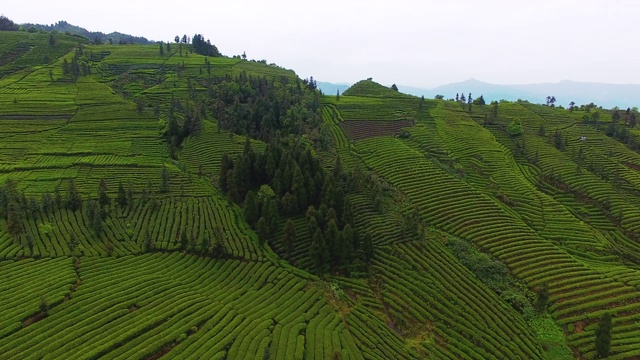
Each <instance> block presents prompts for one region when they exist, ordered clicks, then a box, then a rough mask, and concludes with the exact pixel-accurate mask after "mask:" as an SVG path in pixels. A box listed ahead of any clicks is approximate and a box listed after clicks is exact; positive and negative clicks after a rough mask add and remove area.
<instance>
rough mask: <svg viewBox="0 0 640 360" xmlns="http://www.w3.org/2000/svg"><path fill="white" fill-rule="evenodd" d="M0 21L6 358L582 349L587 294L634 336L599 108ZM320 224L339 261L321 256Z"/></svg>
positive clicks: (590, 338)
mask: <svg viewBox="0 0 640 360" xmlns="http://www.w3.org/2000/svg"><path fill="white" fill-rule="evenodd" d="M0 35H2V36H0V59H2V60H1V61H2V63H1V64H0V66H1V67H0V137H1V139H2V140H1V141H0V185H1V186H0V190H1V191H0V210H1V214H0V215H2V216H1V220H0V283H2V284H3V285H2V289H3V291H2V292H0V298H1V299H2V301H1V302H0V303H1V304H2V305H0V324H3V326H2V327H1V328H2V330H1V332H0V353H1V354H3V356H2V358H7V359H36V358H38V359H41V358H46V359H53V358H60V359H69V358H74V359H75V358H82V359H85V358H87V359H95V358H121V359H158V358H178V359H182V358H207V359H209V358H212V359H236V358H247V359H255V358H274V359H303V358H305V359H312V358H317V359H338V358H342V359H416V358H431V359H443V358H451V359H454V358H456V359H458V358H464V359H538V358H540V359H543V358H546V359H564V358H573V357H575V358H594V357H595V356H596V345H595V333H596V329H597V328H598V321H599V319H600V317H601V315H602V314H604V313H605V312H607V313H610V314H611V315H612V316H613V327H612V340H611V346H610V353H609V355H610V358H612V359H627V358H629V359H631V358H637V356H639V355H640V341H638V339H640V327H638V321H637V320H638V316H639V314H640V302H639V301H638V300H640V288H639V286H640V272H639V269H640V268H639V266H638V265H639V261H640V252H639V248H638V243H637V242H638V240H640V239H639V238H638V235H637V234H638V233H640V227H639V226H640V173H638V170H637V169H640V155H638V153H636V152H635V151H633V150H632V149H633V146H632V145H633V144H632V141H629V140H626V141H625V143H622V142H621V141H619V139H618V140H617V139H616V138H615V136H618V135H613V134H609V135H612V136H613V137H609V136H607V130H606V128H607V126H608V124H611V121H612V115H613V113H612V112H610V111H605V110H601V109H592V110H591V111H590V112H589V113H588V114H587V113H586V112H585V111H578V110H575V111H569V110H566V109H558V108H550V107H545V106H539V105H533V104H528V103H500V104H497V105H495V106H496V107H495V108H494V107H493V105H486V106H473V107H472V108H471V112H469V108H468V107H467V105H466V104H465V105H464V106H463V105H461V104H459V103H455V102H448V101H443V100H438V101H435V100H425V99H420V98H415V97H411V96H408V95H404V94H400V93H398V92H395V91H393V90H390V89H388V88H385V87H382V86H380V85H378V84H376V83H374V82H373V81H363V82H360V83H358V84H357V85H355V86H354V87H353V88H352V89H350V90H349V91H346V92H345V93H344V94H343V95H341V96H340V97H339V98H337V97H336V96H324V97H320V96H319V93H318V92H317V91H316V90H315V86H314V83H313V81H312V80H311V81H307V80H302V79H299V78H298V77H297V76H296V74H295V73H294V72H293V71H290V70H286V69H282V68H280V67H277V66H275V65H267V64H264V63H260V62H254V61H246V60H242V59H240V58H227V57H205V56H202V55H198V54H196V53H194V52H192V48H191V47H190V46H189V45H187V44H170V45H167V44H162V45H160V44H155V45H148V46H138V45H126V46H125V45H122V46H120V45H119V46H109V45H87V44H84V43H82V41H79V39H77V38H72V37H66V36H63V35H56V36H57V40H58V41H57V43H56V45H55V46H51V45H50V44H49V42H48V39H49V36H48V34H37V33H36V34H29V33H24V32H16V33H7V36H4V35H5V33H1V34H0ZM79 42H80V43H79ZM161 46H162V51H160V50H159V49H160V47H161ZM25 49H26V50H25ZM32 53H33V54H36V53H37V54H38V56H35V55H33V56H31V55H29V54H32ZM42 54H44V55H46V56H47V60H48V61H44V56H42V59H40V56H41V55H42ZM65 64H66V65H65ZM274 104H275V105H274ZM494 109H497V113H496V110H494ZM594 112H598V113H599V115H598V116H596V117H597V118H598V123H593V122H592V121H591V119H592V118H593V116H592V113H594ZM585 115H586V116H587V117H588V120H589V121H587V120H585V119H586V118H585ZM516 119H519V120H520V123H521V124H522V131H521V134H517V135H514V134H511V135H509V133H510V132H509V129H510V128H512V127H513V126H511V124H512V123H516V122H517V121H516ZM615 126H616V127H617V128H615V130H616V134H619V133H620V131H621V129H622V128H623V127H625V129H626V128H629V126H627V125H623V124H622V121H620V122H618V123H617V124H616V125H615ZM274 129H277V131H276V130H274ZM542 130H545V131H542ZM556 130H557V132H556ZM619 130H620V131H619ZM636 131H637V130H636V129H631V128H629V129H628V133H629V134H631V136H633V134H635V132H636ZM558 133H560V135H557V134H558ZM558 136H560V137H561V141H558ZM248 137H251V139H248ZM581 138H582V140H580V139H581ZM618 138H619V136H618ZM565 139H566V140H565ZM265 154H266V155H265ZM294 155H295V156H294ZM276 159H277V160H276ZM309 169H315V173H314V174H309ZM227 170H228V171H227ZM262 173H265V174H262ZM256 174H258V175H256ZM269 174H271V175H269ZM287 174H291V176H288V175H287ZM260 178H269V179H270V180H269V181H270V182H269V183H268V184H266V183H261V182H259V180H260ZM238 184H240V185H242V186H239V185H238ZM308 189H313V190H312V191H311V190H309V192H305V191H307V190H308ZM301 194H304V196H303V195H301ZM327 194H340V195H339V196H338V195H335V196H333V197H332V196H331V195H327ZM320 198H321V200H319V199H320ZM256 199H258V200H259V201H258V200H256ZM292 199H293V200H292ZM325 199H331V201H330V202H329V203H325ZM335 199H340V201H337V200H335ZM255 204H257V205H255ZM312 204H315V205H318V209H317V211H316V209H315V208H311V207H309V208H308V209H307V206H308V205H311V206H313V205H312ZM327 204H328V205H329V206H328V205H327ZM252 205H255V207H256V208H257V210H256V209H252V207H251V206H252ZM329 207H331V209H329ZM334 207H335V209H334ZM274 213H275V215H274ZM256 214H257V215H256ZM309 214H311V215H309ZM338 214H340V215H338ZM267 215H269V216H267ZM265 217H269V221H268V222H267V221H266V220H265ZM311 217H313V221H311V220H310V218H311ZM258 219H261V220H262V221H259V220H258ZM316 219H317V221H316ZM267 223H268V224H267ZM312 223H316V225H315V228H314V227H313V226H312V225H311V224H312ZM265 224H266V225H265ZM336 224H339V225H336ZM331 225H333V227H332V226H331ZM338 226H339V227H338ZM325 238H326V241H327V242H329V241H333V243H331V244H330V247H334V248H331V249H330V251H331V253H333V254H334V255H336V256H340V255H339V253H340V251H336V250H335V247H339V246H343V245H345V244H346V245H348V246H347V247H345V248H344V249H347V251H349V252H352V254H351V256H350V257H348V258H349V261H350V262H349V261H347V260H343V259H341V260H339V261H338V260H335V259H328V260H327V261H328V263H329V264H328V265H329V266H328V270H321V269H320V266H319V262H318V258H317V253H314V249H317V247H318V246H319V245H318V244H319V242H324V241H325ZM348 239H350V240H348ZM461 244H465V245H464V246H462V245H461ZM369 246H370V247H369ZM339 249H343V248H339ZM460 249H463V250H464V251H466V252H464V251H461V250H460ZM320 265H322V264H320ZM544 288H546V289H548V294H547V295H548V297H549V299H548V301H544V302H540V301H536V300H535V298H536V295H538V296H543V295H544V291H543V290H540V289H544ZM540 294H542V295H540Z"/></svg>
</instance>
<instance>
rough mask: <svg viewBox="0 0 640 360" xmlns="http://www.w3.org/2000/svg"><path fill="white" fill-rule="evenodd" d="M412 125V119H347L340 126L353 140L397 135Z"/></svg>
mask: <svg viewBox="0 0 640 360" xmlns="http://www.w3.org/2000/svg"><path fill="white" fill-rule="evenodd" d="M411 126H413V121H411V120H346V121H343V122H341V123H340V127H341V128H342V130H343V131H344V132H345V134H347V137H349V140H351V141H358V140H362V139H367V138H371V137H377V136H387V135H391V136H395V135H398V134H400V132H401V131H402V129H403V128H407V127H411Z"/></svg>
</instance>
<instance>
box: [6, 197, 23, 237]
mask: <svg viewBox="0 0 640 360" xmlns="http://www.w3.org/2000/svg"><path fill="white" fill-rule="evenodd" d="M20 214H21V211H20V206H19V205H18V203H17V202H16V201H11V202H10V203H9V205H8V211H7V231H8V232H9V234H10V235H11V236H12V237H13V238H14V239H16V240H18V239H19V238H20V235H22V234H23V233H24V228H23V227H22V217H21V215H20Z"/></svg>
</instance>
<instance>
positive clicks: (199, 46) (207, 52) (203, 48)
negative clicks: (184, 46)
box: [191, 34, 222, 57]
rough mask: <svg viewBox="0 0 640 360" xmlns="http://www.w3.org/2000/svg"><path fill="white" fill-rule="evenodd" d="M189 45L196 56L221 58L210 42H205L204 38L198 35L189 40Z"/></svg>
mask: <svg viewBox="0 0 640 360" xmlns="http://www.w3.org/2000/svg"><path fill="white" fill-rule="evenodd" d="M191 45H192V46H193V52H195V53H196V54H200V55H204V56H212V57H215V56H222V55H221V54H220V51H218V48H217V47H216V46H215V45H213V44H211V41H209V40H205V39H204V37H203V36H202V35H200V34H195V35H194V36H193V39H192V40H191Z"/></svg>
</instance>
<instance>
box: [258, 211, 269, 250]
mask: <svg viewBox="0 0 640 360" xmlns="http://www.w3.org/2000/svg"><path fill="white" fill-rule="evenodd" d="M256 232H257V233H258V243H259V244H260V246H264V243H265V242H267V237H268V236H269V227H268V225H267V220H265V218H264V216H261V217H260V219H259V220H258V225H256Z"/></svg>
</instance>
